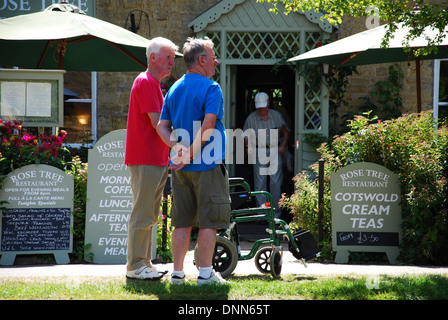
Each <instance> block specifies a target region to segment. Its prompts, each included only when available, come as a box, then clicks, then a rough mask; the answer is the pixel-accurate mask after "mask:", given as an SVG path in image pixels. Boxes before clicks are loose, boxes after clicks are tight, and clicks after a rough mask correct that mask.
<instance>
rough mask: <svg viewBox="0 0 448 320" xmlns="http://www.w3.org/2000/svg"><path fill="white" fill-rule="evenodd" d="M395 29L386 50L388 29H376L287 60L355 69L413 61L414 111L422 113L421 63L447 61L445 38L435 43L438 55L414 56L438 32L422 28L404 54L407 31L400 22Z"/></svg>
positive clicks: (446, 39)
mask: <svg viewBox="0 0 448 320" xmlns="http://www.w3.org/2000/svg"><path fill="white" fill-rule="evenodd" d="M397 27H398V28H397V30H396V31H395V32H394V33H393V38H392V39H391V40H390V41H389V45H388V47H387V48H382V46H381V44H382V40H383V38H384V36H385V34H386V31H387V27H386V26H379V27H376V28H373V29H370V30H367V31H363V32H360V33H357V34H354V35H352V36H349V37H346V38H343V39H340V40H337V41H335V42H332V43H330V44H327V45H324V46H322V47H319V48H316V49H313V50H310V51H308V52H306V53H304V54H301V55H299V56H296V57H294V58H291V59H289V60H288V61H302V62H305V61H308V62H320V63H327V64H332V65H340V66H357V65H368V64H376V63H393V62H403V61H413V60H415V61H416V76H417V111H418V112H420V111H421V88H420V60H429V59H444V58H448V37H445V38H443V40H442V42H441V43H439V44H438V47H439V48H438V50H437V53H432V54H428V55H422V56H417V57H416V56H415V55H414V54H413V51H414V50H415V49H419V48H423V47H426V46H427V45H428V39H432V40H433V39H435V38H436V36H437V34H438V33H439V32H438V30H436V29H432V28H430V27H427V28H425V30H424V32H423V34H422V36H420V37H418V38H416V39H413V40H411V41H409V47H410V51H409V50H408V51H406V50H405V48H404V43H405V39H406V36H407V35H408V34H409V32H410V29H409V28H407V27H404V26H403V25H402V24H401V23H399V24H397Z"/></svg>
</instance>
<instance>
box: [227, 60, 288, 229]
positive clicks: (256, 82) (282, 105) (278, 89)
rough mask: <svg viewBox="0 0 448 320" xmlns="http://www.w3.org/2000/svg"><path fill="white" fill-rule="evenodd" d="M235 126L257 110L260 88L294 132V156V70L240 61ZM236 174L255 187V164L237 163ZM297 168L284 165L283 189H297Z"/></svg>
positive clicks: (286, 215) (285, 190) (283, 216)
mask: <svg viewBox="0 0 448 320" xmlns="http://www.w3.org/2000/svg"><path fill="white" fill-rule="evenodd" d="M236 73H237V76H236V82H237V83H236V115H235V116H236V119H235V126H236V128H241V129H242V128H243V126H244V121H245V120H246V118H247V117H248V116H249V114H250V113H252V112H254V111H255V105H254V97H255V94H256V93H257V92H259V91H264V92H266V93H267V94H268V95H269V96H270V98H271V103H270V107H271V108H272V109H275V110H278V111H280V112H281V113H282V114H283V117H284V118H285V121H286V122H287V124H288V126H289V128H290V129H291V133H290V136H289V140H288V149H289V152H290V154H291V155H293V156H294V149H293V148H294V140H295V139H294V132H295V128H294V118H295V116H296V115H295V112H294V111H295V106H294V101H295V85H294V81H295V74H294V71H293V70H291V69H290V68H289V67H287V66H279V67H278V68H277V67H276V68H274V66H272V65H241V66H237V70H236ZM235 176H239V177H244V178H245V179H246V180H247V181H248V182H249V184H250V185H251V187H253V177H252V165H249V164H247V161H245V164H238V165H235ZM293 176H294V172H291V171H288V170H287V169H286V168H285V167H284V168H283V185H282V193H286V194H287V195H291V194H292V193H293V192H294V183H293V180H292V178H293ZM281 218H282V219H283V220H285V221H287V222H289V221H290V220H291V218H292V216H291V214H290V213H289V212H287V210H285V209H283V210H282V217H281Z"/></svg>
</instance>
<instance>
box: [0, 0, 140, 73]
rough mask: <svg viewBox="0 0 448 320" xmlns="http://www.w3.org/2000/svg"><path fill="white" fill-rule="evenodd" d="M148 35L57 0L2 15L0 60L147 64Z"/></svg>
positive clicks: (83, 65) (65, 65)
mask: <svg viewBox="0 0 448 320" xmlns="http://www.w3.org/2000/svg"><path fill="white" fill-rule="evenodd" d="M148 43H149V40H148V39H146V38H144V37H141V36H139V35H137V34H135V33H133V32H130V31H128V30H126V29H124V28H121V27H119V26H117V25H114V24H111V23H108V22H105V21H102V20H100V19H96V18H92V17H89V16H87V15H86V14H85V13H84V12H82V11H81V10H80V9H79V8H77V7H75V6H72V5H68V4H55V5H51V6H49V7H48V8H46V9H45V10H44V11H41V12H37V13H31V14H25V15H20V16H16V17H12V18H7V19H3V20H0V48H1V50H0V65H1V66H17V67H21V68H29V69H41V68H42V69H64V70H74V71H141V70H144V69H146V65H147V58H146V47H147V46H148Z"/></svg>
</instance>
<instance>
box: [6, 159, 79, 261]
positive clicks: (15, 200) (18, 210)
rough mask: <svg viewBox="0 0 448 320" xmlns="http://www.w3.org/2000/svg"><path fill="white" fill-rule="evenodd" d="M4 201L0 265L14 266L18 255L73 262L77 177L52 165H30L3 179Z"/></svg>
mask: <svg viewBox="0 0 448 320" xmlns="http://www.w3.org/2000/svg"><path fill="white" fill-rule="evenodd" d="M0 201H7V203H6V204H5V205H4V207H5V208H6V209H7V210H4V211H3V212H2V213H1V219H0V255H1V259H0V264H1V265H12V264H14V260H15V257H16V255H17V254H40V253H42V254H43V253H45V254H48V253H50V254H54V256H55V258H56V262H57V263H59V264H63V263H69V262H70V259H69V257H68V254H69V253H70V252H71V251H72V233H71V228H72V225H73V219H72V215H71V212H72V210H73V178H72V177H71V176H69V175H66V174H65V173H64V171H62V170H59V169H57V168H55V167H52V166H48V165H43V164H41V165H28V166H25V167H22V168H19V169H16V170H14V171H13V172H11V173H10V174H8V176H7V177H6V179H5V180H4V181H3V184H2V189H1V191H0Z"/></svg>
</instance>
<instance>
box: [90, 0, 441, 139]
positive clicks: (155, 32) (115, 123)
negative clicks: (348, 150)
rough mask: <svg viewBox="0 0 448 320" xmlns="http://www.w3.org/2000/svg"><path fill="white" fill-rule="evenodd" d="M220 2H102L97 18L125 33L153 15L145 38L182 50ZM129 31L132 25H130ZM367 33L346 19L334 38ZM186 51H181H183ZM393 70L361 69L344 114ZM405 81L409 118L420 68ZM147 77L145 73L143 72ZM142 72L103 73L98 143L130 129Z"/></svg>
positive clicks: (425, 73) (179, 67) (426, 78)
mask: <svg viewBox="0 0 448 320" xmlns="http://www.w3.org/2000/svg"><path fill="white" fill-rule="evenodd" d="M218 2H219V0H129V1H116V0H101V1H97V8H96V16H97V17H98V18H99V19H103V20H106V21H109V22H112V23H114V24H117V25H119V26H122V27H124V26H125V23H126V18H127V17H128V14H129V12H131V11H132V10H136V9H138V10H143V11H145V12H146V13H147V14H148V18H149V23H150V30H148V27H147V22H146V20H145V19H142V23H141V30H139V32H138V33H139V34H140V35H142V36H144V37H146V38H153V37H156V36H163V37H167V38H169V39H171V40H172V41H173V42H174V43H176V44H178V45H179V46H180V48H181V47H182V45H183V43H184V41H185V39H186V38H187V37H189V36H192V35H193V34H192V31H191V30H190V29H189V28H188V23H190V22H191V21H192V20H193V19H194V18H195V17H197V16H198V15H200V14H201V13H203V12H204V11H206V10H207V9H208V8H210V7H211V6H213V5H215V4H216V3H218ZM128 25H129V21H128ZM364 30H366V25H365V19H354V18H350V17H348V18H345V19H344V21H343V24H342V26H341V27H340V29H339V30H338V31H337V32H336V33H335V34H334V35H333V38H334V39H340V38H343V37H346V36H349V35H351V34H354V33H357V32H361V31H364ZM180 50H181V49H180ZM176 62H177V63H176V67H175V68H174V69H173V75H174V76H176V77H179V76H181V75H182V74H183V73H184V72H185V67H184V63H183V60H182V59H178V60H177V61H176ZM388 66H389V64H379V65H370V66H359V67H358V72H359V74H358V75H353V76H351V77H350V84H349V86H348V92H347V96H346V99H347V100H348V102H349V107H348V108H346V109H344V110H340V111H339V114H340V115H342V114H345V113H346V112H348V111H356V109H357V108H359V106H360V105H362V100H360V97H366V96H368V93H369V91H372V90H374V89H375V83H376V82H377V81H382V80H386V79H387V76H388V73H387V70H388ZM400 66H401V71H402V72H403V74H404V75H405V78H404V79H402V80H401V81H402V83H403V89H402V90H401V97H402V99H403V105H404V108H403V110H402V112H403V113H409V112H416V110H417V103H416V81H415V64H414V63H411V64H410V65H408V64H407V63H400ZM142 71H143V70H142ZM137 74H138V73H136V72H130V73H128V72H100V73H98V138H100V137H101V136H103V135H104V134H106V133H108V132H110V131H112V130H115V129H123V128H126V121H127V112H128V101H129V94H130V90H131V87H132V83H133V80H134V78H135V77H136V76H137ZM421 76H422V81H421V83H422V109H423V110H428V109H432V88H433V62H432V61H424V62H422V67H421Z"/></svg>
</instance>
